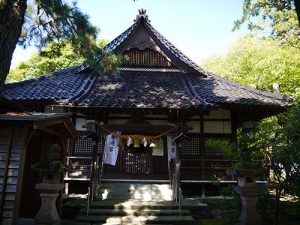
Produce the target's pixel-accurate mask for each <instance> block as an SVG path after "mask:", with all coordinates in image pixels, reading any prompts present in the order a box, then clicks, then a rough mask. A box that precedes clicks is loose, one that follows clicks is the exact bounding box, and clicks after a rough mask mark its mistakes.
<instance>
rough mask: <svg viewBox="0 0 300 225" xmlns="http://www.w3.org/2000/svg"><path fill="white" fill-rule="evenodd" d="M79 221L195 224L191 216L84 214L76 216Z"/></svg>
mask: <svg viewBox="0 0 300 225" xmlns="http://www.w3.org/2000/svg"><path fill="white" fill-rule="evenodd" d="M75 221H77V222H90V223H92V224H99V225H100V224H102V225H104V224H105V225H108V224H109V225H120V224H149V223H151V224H164V225H165V224H178V225H179V224H184V225H189V224H194V219H193V217H191V216H159V217H156V216H123V217H121V216H111V217H110V216H83V215H78V216H77V217H76V218H75Z"/></svg>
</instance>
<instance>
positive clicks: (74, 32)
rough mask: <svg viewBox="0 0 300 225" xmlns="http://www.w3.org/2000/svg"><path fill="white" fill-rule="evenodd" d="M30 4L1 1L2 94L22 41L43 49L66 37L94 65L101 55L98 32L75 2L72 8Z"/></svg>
mask: <svg viewBox="0 0 300 225" xmlns="http://www.w3.org/2000/svg"><path fill="white" fill-rule="evenodd" d="M28 2H29V4H27V3H28ZM28 2H27V0H3V1H0V93H1V90H2V87H3V84H4V82H5V79H6V77H7V74H8V72H9V68H10V63H11V59H12V54H13V52H14V49H15V47H16V45H17V43H18V42H19V43H20V44H22V45H24V46H26V45H28V44H30V43H35V44H36V45H38V46H39V47H43V46H45V45H46V44H48V43H49V42H51V41H59V40H60V39H61V38H63V39H69V40H71V43H72V45H73V46H74V49H76V51H78V52H80V54H82V56H83V57H84V58H86V59H88V60H90V61H91V62H94V61H95V60H96V58H95V56H97V55H99V54H100V51H99V48H97V46H96V43H95V40H96V35H97V29H96V27H94V26H92V25H91V24H90V22H89V21H88V17H87V15H85V14H83V13H82V12H81V11H80V10H79V9H78V7H77V6H76V4H75V3H74V4H73V5H69V4H67V3H65V2H63V0H35V1H28ZM25 15H26V17H25ZM22 28H23V30H22Z"/></svg>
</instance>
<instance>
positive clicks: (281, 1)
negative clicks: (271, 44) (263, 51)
mask: <svg viewBox="0 0 300 225" xmlns="http://www.w3.org/2000/svg"><path fill="white" fill-rule="evenodd" d="M294 3H295V4H296V5H297V6H298V8H297V10H298V12H299V10H300V9H299V2H298V0H296V1H293V0H276V1H274V0H243V15H242V18H241V19H239V20H237V21H235V23H234V30H235V29H238V28H239V27H240V25H241V24H244V23H248V28H249V30H250V31H251V32H252V33H256V35H257V34H258V33H259V34H260V35H262V36H269V37H272V38H273V39H275V40H276V41H277V42H278V43H280V44H282V45H289V46H294V47H297V48H299V47H300V41H299V35H300V26H299V21H298V18H297V12H296V10H295V4H294Z"/></svg>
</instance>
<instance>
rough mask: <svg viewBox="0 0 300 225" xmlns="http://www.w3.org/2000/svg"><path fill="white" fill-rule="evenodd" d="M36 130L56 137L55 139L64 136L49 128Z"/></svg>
mask: <svg viewBox="0 0 300 225" xmlns="http://www.w3.org/2000/svg"><path fill="white" fill-rule="evenodd" d="M38 130H40V131H43V132H45V133H48V134H51V135H53V136H56V137H61V136H64V135H63V134H62V133H60V132H58V131H56V130H55V129H53V128H50V127H41V128H38Z"/></svg>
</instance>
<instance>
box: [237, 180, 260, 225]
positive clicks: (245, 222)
mask: <svg viewBox="0 0 300 225" xmlns="http://www.w3.org/2000/svg"><path fill="white" fill-rule="evenodd" d="M234 190H235V191H236V193H238V194H239V195H240V196H241V200H242V210H241V214H240V217H239V221H240V223H239V225H261V224H262V220H261V218H260V215H259V214H258V212H257V209H256V204H257V200H258V197H259V194H260V193H261V188H260V187H258V186H255V187H241V186H235V187H234Z"/></svg>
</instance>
